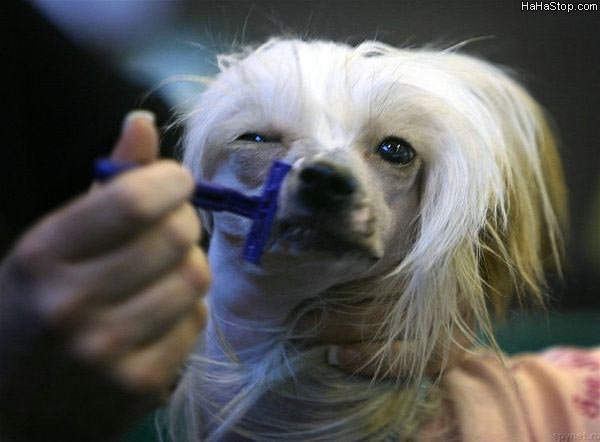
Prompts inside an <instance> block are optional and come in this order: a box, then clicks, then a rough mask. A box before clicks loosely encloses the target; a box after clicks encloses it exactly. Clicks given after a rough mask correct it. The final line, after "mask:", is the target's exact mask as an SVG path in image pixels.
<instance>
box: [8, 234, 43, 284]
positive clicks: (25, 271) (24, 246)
mask: <svg viewBox="0 0 600 442" xmlns="http://www.w3.org/2000/svg"><path fill="white" fill-rule="evenodd" d="M8 262H9V263H10V269H11V271H12V272H13V273H14V274H15V276H17V277H22V278H32V277H34V276H36V275H37V274H39V273H40V272H41V271H43V270H44V269H45V268H46V267H47V262H48V251H47V250H46V247H45V245H44V243H43V242H42V241H41V240H40V239H39V238H38V237H37V236H36V235H27V236H26V237H25V238H23V239H22V240H21V242H20V243H19V245H18V246H17V248H16V249H15V250H14V252H13V254H12V256H11V258H10V260H9V261H8Z"/></svg>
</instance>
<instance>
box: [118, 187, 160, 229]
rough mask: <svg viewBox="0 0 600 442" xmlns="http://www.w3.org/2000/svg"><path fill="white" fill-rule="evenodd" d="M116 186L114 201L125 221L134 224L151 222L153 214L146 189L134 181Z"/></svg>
mask: <svg viewBox="0 0 600 442" xmlns="http://www.w3.org/2000/svg"><path fill="white" fill-rule="evenodd" d="M115 184H116V185H115V187H114V201H115V203H116V204H117V206H118V207H119V212H120V213H122V215H123V217H124V218H125V220H126V221H128V222H133V223H140V222H142V223H144V222H148V221H150V220H151V219H152V215H153V213H152V209H151V207H150V205H149V204H148V195H147V193H146V192H147V190H146V188H145V187H144V186H142V185H141V184H140V183H138V182H137V181H133V180H129V181H124V182H119V183H115Z"/></svg>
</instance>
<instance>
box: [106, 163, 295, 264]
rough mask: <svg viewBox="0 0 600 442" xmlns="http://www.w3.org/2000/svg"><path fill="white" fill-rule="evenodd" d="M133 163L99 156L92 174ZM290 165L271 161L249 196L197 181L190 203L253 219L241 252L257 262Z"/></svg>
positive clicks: (122, 168) (112, 173) (129, 166)
mask: <svg viewBox="0 0 600 442" xmlns="http://www.w3.org/2000/svg"><path fill="white" fill-rule="evenodd" d="M135 167H139V164H135V163H128V162H116V161H112V160H108V159H99V160H97V161H96V163H95V165H94V176H95V177H96V179H97V180H99V181H107V180H109V179H110V178H112V177H114V176H115V175H119V174H120V173H123V172H125V171H128V170H130V169H133V168H135ZM291 168H292V166H291V165H289V164H287V163H284V162H283V161H278V160H276V161H273V164H272V166H271V170H270V171H269V175H268V176H267V180H266V183H265V185H264V187H263V191H262V194H261V195H260V196H248V195H244V194H243V193H240V192H238V191H236V190H233V189H230V188H227V187H224V186H220V185H218V184H212V183H208V182H203V181H196V189H195V190H194V194H193V196H192V200H191V203H192V204H193V205H194V206H196V207H200V208H202V209H205V210H211V211H213V212H221V211H222V212H230V213H234V214H236V215H239V216H243V217H244V218H249V219H250V220H252V225H251V227H250V232H248V235H247V236H246V243H245V245H244V251H243V254H242V256H243V257H244V259H245V260H246V261H249V262H251V263H254V264H257V265H258V264H260V258H261V256H262V252H263V250H264V248H265V246H266V244H267V240H268V238H269V234H270V232H271V227H272V225H273V219H274V218H275V213H276V212H277V197H278V196H279V190H280V188H281V184H282V183H283V180H284V178H285V176H286V175H287V173H288V172H289V171H290V169H291Z"/></svg>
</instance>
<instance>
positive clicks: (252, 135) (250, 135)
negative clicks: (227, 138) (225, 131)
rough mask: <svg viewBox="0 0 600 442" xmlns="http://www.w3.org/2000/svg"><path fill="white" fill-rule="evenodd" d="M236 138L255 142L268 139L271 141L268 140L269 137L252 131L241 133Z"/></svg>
mask: <svg viewBox="0 0 600 442" xmlns="http://www.w3.org/2000/svg"><path fill="white" fill-rule="evenodd" d="M236 139H237V140H240V141H251V142H253V143H266V142H267V141H269V140H267V137H265V136H263V135H261V134H256V133H251V132H248V133H246V134H243V135H240V136H239V137H237V138H236Z"/></svg>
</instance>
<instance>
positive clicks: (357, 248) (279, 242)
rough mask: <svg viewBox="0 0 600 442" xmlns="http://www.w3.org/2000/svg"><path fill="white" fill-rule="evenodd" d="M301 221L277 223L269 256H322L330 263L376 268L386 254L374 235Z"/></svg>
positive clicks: (293, 220) (287, 220)
mask: <svg viewBox="0 0 600 442" xmlns="http://www.w3.org/2000/svg"><path fill="white" fill-rule="evenodd" d="M334 227H336V226H335V225H332V224H331V223H320V222H318V220H317V221H315V220H307V219H302V218H297V219H284V220H279V221H278V222H277V223H276V226H275V229H274V234H273V235H272V237H271V241H270V244H269V247H268V251H269V252H270V253H273V254H276V255H288V256H296V257H301V256H307V255H310V256H315V255H317V256H319V257H321V258H325V259H326V258H330V259H342V258H344V259H347V258H352V259H354V260H360V261H366V262H367V263H369V264H376V263H377V262H378V261H379V260H380V259H381V258H382V256H383V250H382V247H381V245H380V241H378V239H377V236H376V234H375V233H374V232H372V231H371V232H364V231H356V230H353V229H350V228H347V227H343V226H339V227H338V228H334Z"/></svg>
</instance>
